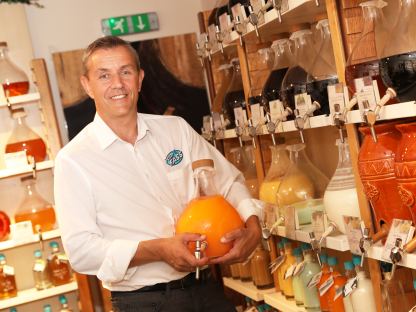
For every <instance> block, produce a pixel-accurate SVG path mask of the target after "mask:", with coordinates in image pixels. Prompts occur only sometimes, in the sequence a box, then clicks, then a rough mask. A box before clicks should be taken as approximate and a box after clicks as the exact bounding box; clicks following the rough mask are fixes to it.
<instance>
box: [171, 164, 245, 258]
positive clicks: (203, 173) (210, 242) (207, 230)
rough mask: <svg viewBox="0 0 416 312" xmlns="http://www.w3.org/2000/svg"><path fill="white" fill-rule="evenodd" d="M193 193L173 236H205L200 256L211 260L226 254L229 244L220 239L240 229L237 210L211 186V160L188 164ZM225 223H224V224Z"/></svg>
mask: <svg viewBox="0 0 416 312" xmlns="http://www.w3.org/2000/svg"><path fill="white" fill-rule="evenodd" d="M192 170H193V171H194V177H195V182H196V188H195V190H196V192H195V194H194V199H192V200H191V201H190V202H189V204H188V206H187V207H186V208H185V210H184V211H183V213H182V215H181V216H180V217H179V219H178V221H177V224H176V233H199V234H205V235H206V242H207V248H206V249H205V251H204V254H205V255H206V256H207V257H210V258H214V257H220V256H223V255H224V254H226V253H227V252H228V251H229V250H230V249H231V247H232V243H227V244H225V243H222V242H221V241H220V240H221V237H223V236H224V235H225V234H226V233H228V232H231V231H233V230H236V229H239V228H243V227H244V223H243V221H242V220H241V217H240V215H239V213H238V212H237V210H235V209H234V207H233V206H231V204H230V203H229V202H228V201H227V200H226V199H225V198H224V197H223V196H222V195H220V194H219V193H218V191H217V189H216V187H215V184H214V176H215V170H214V161H213V160H212V159H200V160H196V161H194V162H193V163H192ZM224 220H227V222H224Z"/></svg>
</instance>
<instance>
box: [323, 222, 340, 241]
mask: <svg viewBox="0 0 416 312" xmlns="http://www.w3.org/2000/svg"><path fill="white" fill-rule="evenodd" d="M337 229H338V226H337V225H336V223H335V222H329V224H328V227H327V228H326V230H325V232H323V233H322V236H321V238H320V239H319V245H320V246H322V243H323V241H324V240H325V239H326V238H327V237H328V236H329V235H331V234H332V233H334V232H335V231H336V230H337Z"/></svg>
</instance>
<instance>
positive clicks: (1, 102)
mask: <svg viewBox="0 0 416 312" xmlns="http://www.w3.org/2000/svg"><path fill="white" fill-rule="evenodd" d="M38 100H40V94H39V93H37V92H36V93H29V94H24V95H18V96H12V97H9V102H10V104H11V105H16V104H25V103H30V102H34V101H38ZM2 106H7V101H6V98H5V97H0V107H2Z"/></svg>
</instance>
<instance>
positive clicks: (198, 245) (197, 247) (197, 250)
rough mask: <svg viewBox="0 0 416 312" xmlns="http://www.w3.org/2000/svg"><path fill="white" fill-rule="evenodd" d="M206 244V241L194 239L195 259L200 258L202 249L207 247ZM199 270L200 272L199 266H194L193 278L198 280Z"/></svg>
mask: <svg viewBox="0 0 416 312" xmlns="http://www.w3.org/2000/svg"><path fill="white" fill-rule="evenodd" d="M207 246H208V244H207V242H206V241H200V240H197V241H195V252H194V255H195V258H196V259H197V260H200V259H201V257H202V253H203V252H204V250H205V249H206V248H207ZM200 272H201V268H200V267H196V268H195V279H197V280H199V276H200Z"/></svg>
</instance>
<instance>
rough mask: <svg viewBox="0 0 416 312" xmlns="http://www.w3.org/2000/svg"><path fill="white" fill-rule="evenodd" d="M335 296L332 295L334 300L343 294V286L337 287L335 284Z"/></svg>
mask: <svg viewBox="0 0 416 312" xmlns="http://www.w3.org/2000/svg"><path fill="white" fill-rule="evenodd" d="M335 287H336V289H335V296H334V301H335V300H337V299H338V298H339V297H341V296H342V295H343V287H339V286H338V287H337V286H335Z"/></svg>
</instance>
